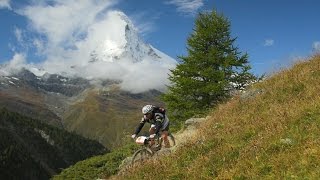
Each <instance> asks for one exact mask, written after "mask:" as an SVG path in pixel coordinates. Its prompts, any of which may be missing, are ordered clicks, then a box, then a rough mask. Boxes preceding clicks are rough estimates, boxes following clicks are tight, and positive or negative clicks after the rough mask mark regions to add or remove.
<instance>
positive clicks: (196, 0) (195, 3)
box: [165, 0, 203, 14]
mask: <svg viewBox="0 0 320 180" xmlns="http://www.w3.org/2000/svg"><path fill="white" fill-rule="evenodd" d="M165 3H166V4H172V5H175V6H177V11H178V12H180V13H186V14H195V13H196V11H197V10H198V9H199V8H201V7H202V6H203V0H169V1H166V2H165Z"/></svg>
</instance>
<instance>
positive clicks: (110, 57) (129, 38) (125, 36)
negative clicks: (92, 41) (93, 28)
mask: <svg viewBox="0 0 320 180" xmlns="http://www.w3.org/2000/svg"><path fill="white" fill-rule="evenodd" d="M108 16H109V17H110V18H112V19H113V21H114V22H117V23H116V24H112V27H108V30H109V31H108V32H110V33H109V34H106V36H105V38H104V39H101V41H100V42H99V43H98V44H97V48H96V49H94V50H93V51H92V52H91V53H90V60H89V61H90V62H96V61H107V62H115V61H124V60H125V61H131V62H134V63H136V62H141V61H143V60H144V59H150V60H152V61H161V59H162V58H163V57H162V56H161V55H159V54H157V53H156V50H155V48H153V47H152V46H151V45H149V44H146V43H145V42H143V40H142V39H141V38H140V37H139V34H138V30H137V28H136V27H135V26H134V25H133V23H132V22H131V20H130V19H129V17H128V16H126V15H125V14H124V13H123V12H121V11H113V12H111V13H109V15H108ZM113 33H114V34H113ZM166 58H168V57H166ZM172 60H173V59H172Z"/></svg>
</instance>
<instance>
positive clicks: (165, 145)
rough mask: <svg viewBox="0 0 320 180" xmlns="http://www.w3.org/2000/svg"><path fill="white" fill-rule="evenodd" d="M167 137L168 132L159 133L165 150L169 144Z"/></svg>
mask: <svg viewBox="0 0 320 180" xmlns="http://www.w3.org/2000/svg"><path fill="white" fill-rule="evenodd" d="M168 136H169V131H162V132H161V137H162V139H163V142H164V147H165V148H170V142H169V139H168Z"/></svg>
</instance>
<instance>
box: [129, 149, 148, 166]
mask: <svg viewBox="0 0 320 180" xmlns="http://www.w3.org/2000/svg"><path fill="white" fill-rule="evenodd" d="M152 155H153V153H152V152H151V151H150V150H148V149H147V148H142V149H139V150H137V151H136V152H135V153H134V154H133V156H132V160H131V164H132V165H133V164H135V163H137V162H143V161H145V160H146V159H149V158H150V157H151V156H152Z"/></svg>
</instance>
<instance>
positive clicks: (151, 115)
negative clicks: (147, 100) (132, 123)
mask: <svg viewBox="0 0 320 180" xmlns="http://www.w3.org/2000/svg"><path fill="white" fill-rule="evenodd" d="M142 113H143V117H142V119H141V121H140V123H139V125H138V127H137V128H136V131H135V133H134V134H132V136H131V137H132V138H135V137H136V136H137V134H139V132H140V131H141V129H142V128H143V126H144V124H145V123H146V122H148V123H150V124H151V127H150V129H149V133H150V138H151V145H153V144H154V136H155V135H156V134H158V133H159V132H160V134H161V137H162V139H163V141H164V144H165V147H166V148H169V147H170V143H169V140H168V135H169V119H168V117H167V115H166V114H165V109H163V108H160V107H157V106H153V105H145V106H144V107H143V108H142Z"/></svg>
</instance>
